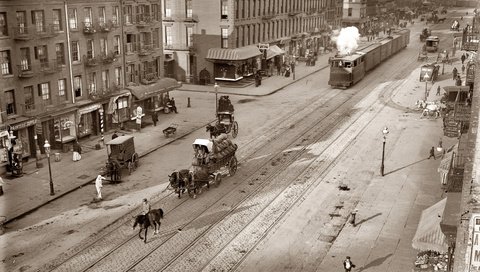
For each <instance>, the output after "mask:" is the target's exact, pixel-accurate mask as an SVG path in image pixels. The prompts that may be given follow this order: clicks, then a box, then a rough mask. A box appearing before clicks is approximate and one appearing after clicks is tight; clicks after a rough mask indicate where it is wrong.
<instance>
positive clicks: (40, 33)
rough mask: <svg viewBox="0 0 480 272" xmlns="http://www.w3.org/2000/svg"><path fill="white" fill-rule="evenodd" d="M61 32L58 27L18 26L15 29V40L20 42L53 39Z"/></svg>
mask: <svg viewBox="0 0 480 272" xmlns="http://www.w3.org/2000/svg"><path fill="white" fill-rule="evenodd" d="M59 31H60V29H59V26H58V25H46V26H43V25H38V26H30V27H26V26H17V27H14V28H13V38H14V39H15V40H19V41H27V40H31V39H37V38H40V39H44V38H52V37H55V36H57V35H58V32H59Z"/></svg>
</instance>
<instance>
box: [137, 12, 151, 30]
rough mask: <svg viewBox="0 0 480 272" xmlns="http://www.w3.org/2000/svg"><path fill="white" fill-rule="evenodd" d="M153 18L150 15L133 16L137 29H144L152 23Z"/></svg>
mask: <svg viewBox="0 0 480 272" xmlns="http://www.w3.org/2000/svg"><path fill="white" fill-rule="evenodd" d="M153 22H154V21H153V18H152V16H151V15H150V14H137V15H136V16H135V22H134V23H135V24H136V25H137V26H138V27H146V26H149V25H151V24H152V23H153Z"/></svg>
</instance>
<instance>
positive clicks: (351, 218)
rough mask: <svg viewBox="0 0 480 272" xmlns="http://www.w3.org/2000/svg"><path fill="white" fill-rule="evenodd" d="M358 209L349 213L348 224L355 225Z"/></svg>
mask: <svg viewBox="0 0 480 272" xmlns="http://www.w3.org/2000/svg"><path fill="white" fill-rule="evenodd" d="M357 213H358V210H357V209H355V210H353V212H351V213H350V224H352V226H354V227H355V219H356V217H357Z"/></svg>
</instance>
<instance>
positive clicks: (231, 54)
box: [205, 45, 262, 60]
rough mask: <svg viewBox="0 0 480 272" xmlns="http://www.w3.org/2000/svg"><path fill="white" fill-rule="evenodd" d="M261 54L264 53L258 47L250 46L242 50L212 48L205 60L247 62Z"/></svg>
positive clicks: (241, 48)
mask: <svg viewBox="0 0 480 272" xmlns="http://www.w3.org/2000/svg"><path fill="white" fill-rule="evenodd" d="M261 54H262V52H260V50H259V49H258V47H257V46H256V45H249V46H244V47H240V48H210V49H208V53H207V56H206V57H205V58H206V59H212V60H246V59H249V58H253V57H256V56H260V55H261Z"/></svg>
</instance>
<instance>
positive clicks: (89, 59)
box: [83, 55, 101, 67]
mask: <svg viewBox="0 0 480 272" xmlns="http://www.w3.org/2000/svg"><path fill="white" fill-rule="evenodd" d="M100 61H101V60H99V59H98V58H97V57H93V56H86V55H83V63H84V64H85V66H86V67H95V66H97V65H98V64H100Z"/></svg>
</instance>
